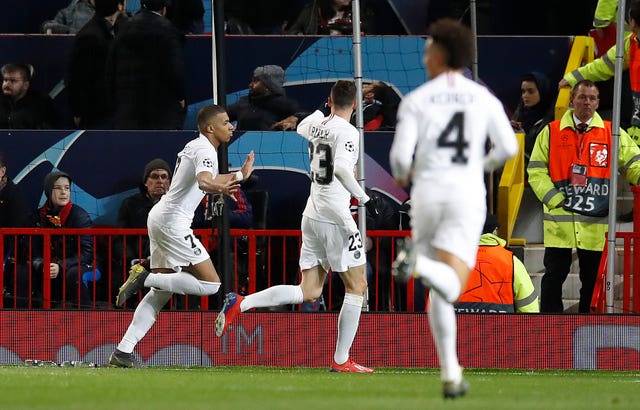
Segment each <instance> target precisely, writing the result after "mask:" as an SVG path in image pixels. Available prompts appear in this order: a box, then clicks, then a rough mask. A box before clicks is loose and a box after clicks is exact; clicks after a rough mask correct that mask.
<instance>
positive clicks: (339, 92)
mask: <svg viewBox="0 0 640 410" xmlns="http://www.w3.org/2000/svg"><path fill="white" fill-rule="evenodd" d="M355 100H356V84H355V83H354V82H353V81H350V80H338V81H336V83H335V84H334V85H333V87H331V101H332V102H333V105H334V106H336V107H339V108H349V107H351V106H353V102H354V101H355Z"/></svg>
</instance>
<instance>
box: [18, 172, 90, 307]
mask: <svg viewBox="0 0 640 410" xmlns="http://www.w3.org/2000/svg"><path fill="white" fill-rule="evenodd" d="M44 193H45V195H46V197H47V200H46V201H45V203H44V205H42V207H41V208H40V209H39V210H38V216H37V217H36V221H35V226H36V227H38V228H90V227H91V225H92V222H91V218H90V217H89V214H88V213H87V211H85V210H84V209H83V208H81V207H80V206H78V205H76V204H74V203H72V202H71V177H70V176H69V174H67V173H65V172H61V171H53V172H50V173H49V174H47V175H46V176H45V178H44ZM36 238H37V237H36ZM36 238H34V241H33V248H32V249H33V259H32V267H33V269H32V278H31V280H32V281H33V285H32V286H33V289H41V288H42V275H43V269H44V265H43V264H44V259H43V251H44V249H43V242H42V239H41V238H40V239H39V240H37V239H36ZM85 272H87V273H92V272H93V239H92V237H91V235H64V236H62V235H60V236H52V237H51V260H50V265H49V274H50V277H51V300H52V301H54V302H56V304H57V305H58V306H59V307H75V306H77V304H78V303H79V305H80V307H82V308H87V307H90V306H91V302H92V300H91V293H90V290H89V287H88V281H87V282H85V281H84V279H85ZM28 279H29V278H28V277H19V283H18V287H19V291H20V293H19V294H20V296H21V298H22V299H23V300H26V298H27V296H28V295H27V293H28V289H29V282H28ZM63 284H64V285H63ZM78 292H79V293H80V298H79V299H78ZM68 302H73V304H71V303H68Z"/></svg>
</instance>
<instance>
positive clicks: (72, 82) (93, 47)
mask: <svg viewBox="0 0 640 410" xmlns="http://www.w3.org/2000/svg"><path fill="white" fill-rule="evenodd" d="M112 41H113V27H111V24H110V23H109V22H107V21H106V20H105V19H104V18H103V17H101V16H97V15H94V16H93V18H92V19H91V20H89V22H88V23H87V24H86V25H85V26H84V27H83V28H82V29H81V30H80V32H78V34H77V35H76V38H75V41H74V43H73V47H72V49H71V57H70V59H69V67H68V73H67V80H66V83H67V90H68V92H69V105H70V106H71V113H72V114H73V116H74V117H80V118H81V120H80V124H79V128H82V129H88V128H102V129H108V128H111V126H110V123H109V117H110V115H109V111H108V105H107V100H106V99H107V85H106V82H105V67H106V63H107V55H108V54H109V47H110V45H111V42H112Z"/></svg>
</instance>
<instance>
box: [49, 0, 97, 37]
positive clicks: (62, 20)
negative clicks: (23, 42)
mask: <svg viewBox="0 0 640 410" xmlns="http://www.w3.org/2000/svg"><path fill="white" fill-rule="evenodd" d="M94 12H95V0H71V2H70V3H69V5H68V6H67V7H65V8H63V9H61V10H60V11H58V13H57V14H56V16H55V17H54V18H53V20H48V21H45V22H44V23H43V24H42V32H43V33H45V34H76V33H77V32H78V31H80V29H81V28H82V27H83V26H84V25H85V24H87V22H88V21H89V20H90V19H91V17H93V14H94Z"/></svg>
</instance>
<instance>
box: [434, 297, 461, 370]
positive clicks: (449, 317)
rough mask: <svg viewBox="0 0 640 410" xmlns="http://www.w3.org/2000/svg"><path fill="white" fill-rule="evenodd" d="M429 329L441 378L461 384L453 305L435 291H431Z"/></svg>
mask: <svg viewBox="0 0 640 410" xmlns="http://www.w3.org/2000/svg"><path fill="white" fill-rule="evenodd" d="M429 327H430V328H431V333H432V334H433V339H434V342H435V344H436V348H437V350H438V360H439V362H440V378H441V379H442V381H453V382H459V381H460V380H461V379H462V368H461V367H460V363H458V354H457V352H456V338H457V324H456V313H455V311H454V309H453V305H452V304H451V303H449V302H447V301H446V300H444V299H443V298H442V296H440V294H439V293H438V292H435V291H434V290H433V289H432V290H430V291H429Z"/></svg>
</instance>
